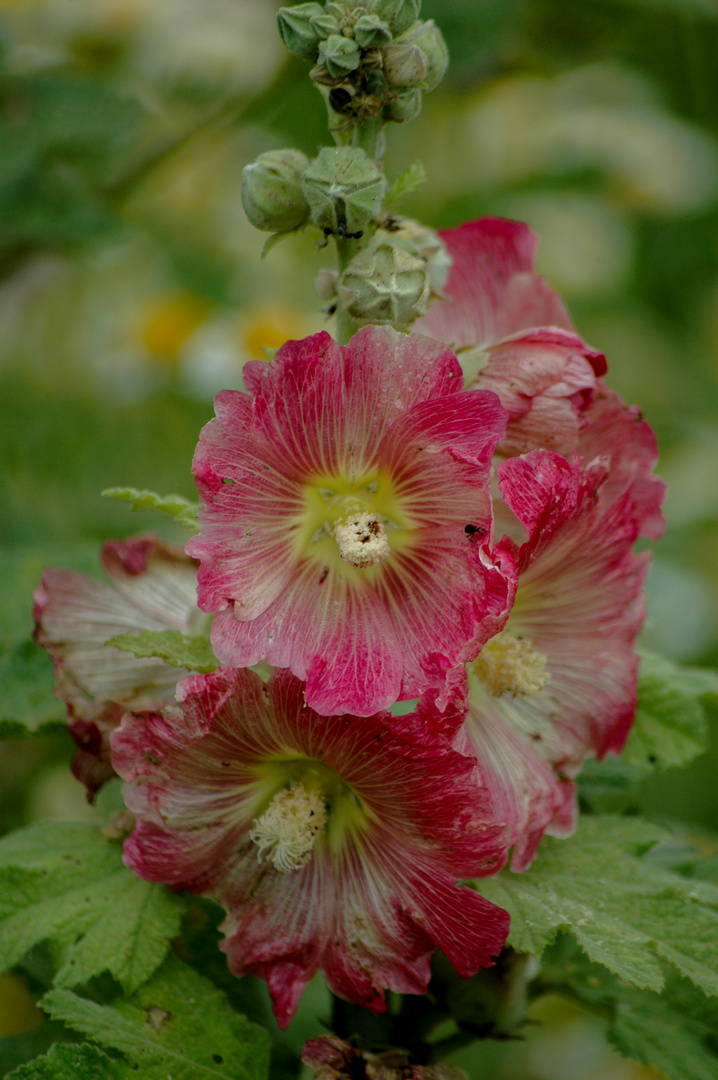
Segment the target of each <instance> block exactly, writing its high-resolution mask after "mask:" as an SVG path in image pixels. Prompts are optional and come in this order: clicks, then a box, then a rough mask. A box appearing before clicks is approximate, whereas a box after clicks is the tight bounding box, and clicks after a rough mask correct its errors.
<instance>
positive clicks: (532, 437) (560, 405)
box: [476, 327, 605, 457]
mask: <svg viewBox="0 0 718 1080" xmlns="http://www.w3.org/2000/svg"><path fill="white" fill-rule="evenodd" d="M602 370H605V361H604V358H603V355H602V354H601V353H597V352H596V351H595V350H594V349H591V348H589V347H588V346H587V345H585V344H584V342H583V341H581V339H580V338H579V337H578V336H577V335H576V334H572V333H569V332H568V331H566V330H558V329H555V328H553V327H549V328H544V329H538V330H532V331H529V332H524V333H521V334H517V335H514V336H513V337H511V338H508V339H505V340H504V341H502V342H500V343H499V344H497V345H494V346H492V347H491V348H490V349H489V350H488V351H487V363H486V366H485V367H484V368H482V370H481V371H480V372H479V376H478V381H477V383H476V385H477V386H479V387H481V388H482V389H486V390H493V391H494V392H495V393H496V394H498V396H499V398H500V400H501V404H502V405H503V406H504V408H505V409H506V410H507V412H508V414H509V423H508V426H507V429H506V438H505V439H503V440H502V442H501V443H500V444H499V446H498V447H497V452H498V454H499V455H500V456H502V457H511V456H513V455H515V454H524V453H527V452H529V451H530V450H536V449H538V448H539V447H541V448H543V449H545V450H553V451H555V452H556V453H560V454H563V455H564V456H570V455H571V454H573V453H574V451H575V450H576V447H577V444H578V436H579V432H580V430H581V428H582V427H583V425H584V423H585V421H584V419H583V414H584V413H585V412H586V409H587V408H588V407H589V405H590V403H591V401H592V399H593V395H594V392H595V389H596V385H597V380H596V376H597V374H598V373H599V372H600V371H602Z"/></svg>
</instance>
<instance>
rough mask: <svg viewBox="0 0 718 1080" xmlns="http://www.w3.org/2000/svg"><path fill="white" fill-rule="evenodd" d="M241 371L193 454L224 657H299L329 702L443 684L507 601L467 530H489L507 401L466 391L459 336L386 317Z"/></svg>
mask: <svg viewBox="0 0 718 1080" xmlns="http://www.w3.org/2000/svg"><path fill="white" fill-rule="evenodd" d="M244 377H245V384H246V385H247V387H248V389H249V392H250V393H249V395H247V394H242V393H239V392H236V391H231V390H230V391H224V392H223V393H221V394H219V395H218V397H217V399H216V412H217V418H216V419H215V420H213V421H212V422H211V423H210V424H208V425H207V427H205V429H204V430H203V432H202V435H201V439H200V444H199V447H198V449H197V453H196V455H195V461H194V472H195V475H196V479H197V486H198V489H199V492H200V496H201V500H202V507H201V509H200V515H199V519H200V523H201V531H200V533H199V536H197V537H194V538H193V539H192V540H191V541H190V543H189V544H188V545H187V551H188V552H189V553H190V554H191V555H193V556H195V557H196V558H198V559H199V560H200V564H201V565H200V571H199V602H200V606H201V607H202V608H203V610H205V611H214V612H217V615H216V617H215V620H214V624H213V627H212V645H213V647H214V650H215V652H216V654H217V656H218V657H219V658H220V660H221V661H222V663H224V664H227V665H229V666H236V667H249V666H251V665H253V664H256V663H257V662H258V661H259V660H261V659H265V660H267V661H268V663H270V664H273V665H275V666H277V667H288V668H290V669H291V670H292V672H293V673H294V674H295V675H297V676H298V677H299V678H301V679H306V695H307V702H308V704H310V705H311V706H312V708H314V709H316V710H317V711H318V712H320V713H323V714H331V713H336V712H342V711H347V712H351V713H353V714H355V715H358V716H369V715H371V714H372V713H374V712H376V711H377V710H378V709H380V708H386V707H388V706H389V705H390V704H391V703H392V702H394V701H396V700H397V699H404V698H412V697H416V696H418V695H419V694H420V693H422V692H423V691H424V690H425V689H427V687H429V686H438V687H439V688H440V687H441V686H442V685H443V684H444V682H445V680H446V673H447V671H449V670H450V669H451V668H452V667H454V666H455V665H456V664H457V663H460V662H462V661H463V660H464V659H466V658H467V656H468V655H469V652H471V649H473V652H475V651H476V648H478V646H479V645H480V643H481V641H483V640H485V638H486V637H487V636H488V635H489V634H490V633H493V632H494V631H493V629H491V628H489V622H487V619H488V620H491V619H495V618H497V617H499V616H500V615H501V614H502V613H503V614H504V615H505V613H506V610H507V604H508V602H509V599H510V597H509V593H510V583H508V582H506V581H505V580H504V579H503V578H502V575H501V571H500V569H497V567H496V566H495V565H494V564H492V563H491V561H490V559H488V558H487V557H486V555H483V556H482V559H479V558H477V556H476V554H475V551H474V548H473V547H472V545H471V544H470V542H469V536H468V535H467V531H466V528H467V525H469V526H470V527H471V528H472V529H474V530H475V532H476V533H478V534H480V535H482V536H483V535H485V534H489V533H490V530H491V499H490V491H489V476H490V468H491V456H492V453H493V450H494V446H495V444H496V442H497V440H498V439H500V438H501V437H502V435H503V432H504V423H505V412H504V410H503V409H502V408H501V406H500V405H499V402H498V399H497V398H496V396H495V395H494V394H493V393H489V392H487V391H473V392H470V393H465V392H462V389H461V369H460V367H459V365H458V363H457V360H456V357H455V356H454V355H453V354H452V353H451V352H449V351H448V350H447V349H446V348H445V347H443V346H441V345H440V344H438V343H437V342H433V341H430V340H428V339H426V338H423V337H416V336H412V337H407V336H405V335H402V334H398V333H397V332H396V331H394V330H391V329H390V328H376V327H365V328H364V329H362V330H360V331H359V333H358V334H356V336H355V337H354V338H353V339H352V341H351V342H350V343H349V345H347V346H344V347H342V346H339V345H336V344H335V343H334V342H333V341H332V339H331V338H330V337H329V335H328V334H318V335H316V336H315V337H310V338H307V339H306V340H304V341H299V342H288V343H287V344H286V345H285V346H284V347H283V348H282V349H281V350H280V351H279V353H278V354H277V356H276V357H275V359H274V361H273V362H272V363H270V364H266V363H260V362H257V363H250V364H248V365H247V366H246V367H245V369H244ZM482 560H483V561H482ZM469 642H470V643H472V645H471V649H470V650H469V651H468V652H467V643H469Z"/></svg>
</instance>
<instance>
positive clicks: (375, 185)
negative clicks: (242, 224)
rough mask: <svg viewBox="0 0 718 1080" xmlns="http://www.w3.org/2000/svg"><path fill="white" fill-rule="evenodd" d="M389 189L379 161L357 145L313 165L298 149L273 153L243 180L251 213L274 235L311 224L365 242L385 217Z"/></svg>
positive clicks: (331, 151) (329, 152) (330, 152)
mask: <svg viewBox="0 0 718 1080" xmlns="http://www.w3.org/2000/svg"><path fill="white" fill-rule="evenodd" d="M386 190H387V183H386V179H385V178H384V174H383V173H382V171H381V169H380V168H379V166H378V165H377V164H376V162H375V161H373V160H372V159H371V158H370V157H368V156H367V155H366V153H365V152H364V151H363V150H361V149H360V148H359V147H352V146H331V147H324V149H323V150H320V152H319V155H318V157H316V158H315V160H314V161H312V162H310V161H309V160H308V159H307V158H306V157H305V156H304V154H302V153H300V152H299V151H298V150H270V151H268V152H267V153H266V154H260V155H259V157H258V158H257V160H256V161H254V162H252V164H251V165H247V166H246V167H245V169H244V172H243V175H242V203H243V205H244V209H245V213H246V214H247V217H248V218H249V220H250V221H251V222H252V224H253V225H254V226H255V227H256V228H258V229H264V230H265V231H268V232H289V231H291V230H293V229H298V228H300V226H302V225H305V224H307V223H308V222H309V221H310V220H311V222H312V224H314V225H316V226H317V228H318V229H321V230H322V231H323V232H324V233H326V234H330V233H331V234H332V235H335V236H339V237H346V236H355V237H360V236H361V235H362V234H363V232H364V230H365V229H366V228H367V226H368V225H369V224H370V223H371V222H372V221H373V220H374V219H375V218H376V217H377V216H378V215H379V213H380V212H381V209H382V206H383V204H384V198H385V196H386Z"/></svg>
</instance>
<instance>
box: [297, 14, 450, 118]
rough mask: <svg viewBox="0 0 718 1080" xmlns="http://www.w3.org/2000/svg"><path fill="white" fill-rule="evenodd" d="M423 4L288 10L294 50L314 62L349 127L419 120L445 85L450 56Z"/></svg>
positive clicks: (315, 73)
mask: <svg viewBox="0 0 718 1080" xmlns="http://www.w3.org/2000/svg"><path fill="white" fill-rule="evenodd" d="M420 6H421V0H364V2H363V3H361V4H355V3H354V2H353V0H337V2H331V0H330V2H329V3H326V4H320V3H304V4H298V5H296V6H295V7H283V8H280V10H279V13H278V16H277V19H278V22H279V32H280V34H281V36H282V40H283V42H284V44H285V45H286V47H287V49H289V51H290V52H291V53H293V54H294V55H295V56H298V57H301V58H302V59H304V60H312V61H313V62H314V65H315V66H314V68H313V69H312V72H311V77H312V79H313V80H314V82H316V83H317V84H318V85H319V86H323V87H326V88H327V90H328V96H329V104H330V106H331V108H332V109H333V110H334V112H335V113H339V114H340V115H343V116H346V117H347V120H348V121H349V122H352V121H358V122H360V123H361V122H364V121H366V120H370V119H372V118H373V117H376V116H379V115H380V114H381V116H382V118H383V119H384V120H394V121H397V122H399V123H400V122H402V121H404V120H411V119H413V118H414V117H415V116H416V115H417V114H418V113H419V111H420V109H421V95H422V93H423V92H425V91H429V90H433V89H434V87H435V86H437V85H438V83H439V82H440V81H441V79H442V77H443V75H444V72H445V71H446V67H447V64H448V60H449V57H448V52H447V49H446V44H445V42H444V39H443V37H442V36H441V32H440V30H439V29H438V28H437V27H436V26H435V24H434V22H433V20H431V19H429V20H428V21H421V20H420V19H418V17H417V16H418V14H419V9H420Z"/></svg>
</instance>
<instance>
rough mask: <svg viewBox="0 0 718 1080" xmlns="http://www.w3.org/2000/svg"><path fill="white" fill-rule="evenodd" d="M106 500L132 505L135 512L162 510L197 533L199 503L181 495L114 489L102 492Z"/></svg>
mask: <svg viewBox="0 0 718 1080" xmlns="http://www.w3.org/2000/svg"><path fill="white" fill-rule="evenodd" d="M102 494H103V496H104V497H105V498H106V499H120V500H121V501H122V502H128V503H130V505H131V507H132V509H133V510H161V511H162V513H163V514H169V515H170V517H173V518H174V519H175V520H176V521H179V522H180V524H182V525H187V526H188V527H189V528H190V529H193V530H194V531H195V532H197V531H198V530H199V525H198V524H197V503H193V502H190V501H189V499H184V498H183V497H182V496H181V495H157V494H156V493H155V492H154V491H138V489H137V488H129V487H128V488H125V487H114V488H106V489H105V490H104V491H103V492H102Z"/></svg>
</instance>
